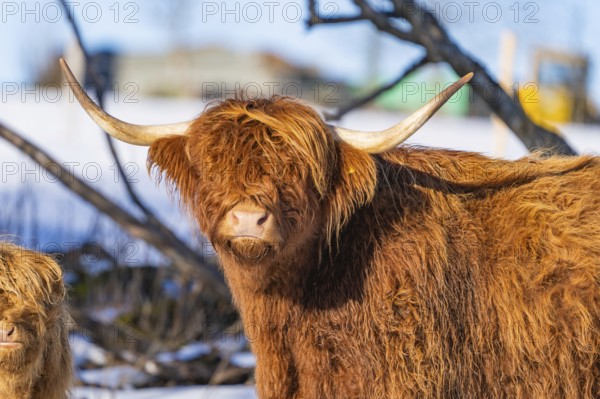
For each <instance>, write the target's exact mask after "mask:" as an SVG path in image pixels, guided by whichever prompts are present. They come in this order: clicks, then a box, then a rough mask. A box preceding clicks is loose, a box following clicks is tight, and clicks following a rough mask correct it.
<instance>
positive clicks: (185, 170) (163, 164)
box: [147, 136, 198, 207]
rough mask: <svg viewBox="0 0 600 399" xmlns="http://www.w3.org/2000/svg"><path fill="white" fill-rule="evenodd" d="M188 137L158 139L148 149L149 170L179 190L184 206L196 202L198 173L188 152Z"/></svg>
mask: <svg viewBox="0 0 600 399" xmlns="http://www.w3.org/2000/svg"><path fill="white" fill-rule="evenodd" d="M186 146H187V137H186V136H171V137H165V138H161V139H158V140H156V141H155V142H154V143H152V145H151V146H150V149H149V150H148V164H147V166H148V170H149V171H150V172H151V173H153V174H154V175H155V177H156V179H157V181H158V182H159V183H160V182H161V181H162V180H163V179H164V180H165V181H166V184H167V188H168V189H169V190H170V191H171V192H178V193H179V198H180V201H181V203H182V205H183V206H185V207H188V206H190V205H192V204H193V202H194V195H195V193H196V192H197V191H196V184H197V182H198V173H197V171H196V169H195V168H194V167H193V165H192V163H191V161H190V159H189V156H188V154H187V149H186Z"/></svg>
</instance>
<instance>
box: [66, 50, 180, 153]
mask: <svg viewBox="0 0 600 399" xmlns="http://www.w3.org/2000/svg"><path fill="white" fill-rule="evenodd" d="M59 62H60V67H61V69H62V71H63V74H64V75H65V78H66V79H67V82H68V83H69V86H70V87H71V90H73V93H74V94H75V97H76V98H77V101H79V104H81V106H82V107H83V109H84V110H85V112H87V113H88V115H89V116H90V117H91V118H92V119H93V120H94V122H96V124H97V125H98V126H100V127H101V128H102V129H103V130H104V131H105V132H106V133H108V134H110V135H111V136H113V137H114V138H116V139H118V140H121V141H124V142H126V143H129V144H135V145H145V146H148V145H150V144H152V143H153V142H154V141H155V140H156V139H158V138H161V137H165V136H171V135H182V134H185V132H186V130H187V129H188V127H189V126H190V124H191V121H188V122H180V123H172V124H168V125H134V124H131V123H127V122H123V121H122V120H120V119H117V118H115V117H113V116H110V115H109V114H107V113H106V112H104V110H102V108H100V107H98V106H97V105H96V104H95V103H94V101H92V99H91V98H90V97H89V96H88V95H87V93H86V92H85V90H83V88H82V87H81V85H80V84H79V82H78V81H77V79H75V76H73V73H72V72H71V69H69V66H68V65H67V63H66V62H65V60H63V59H62V58H61V59H60V61H59Z"/></svg>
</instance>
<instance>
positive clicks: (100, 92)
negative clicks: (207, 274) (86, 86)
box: [60, 0, 172, 234]
mask: <svg viewBox="0 0 600 399" xmlns="http://www.w3.org/2000/svg"><path fill="white" fill-rule="evenodd" d="M60 2H61V4H62V6H63V8H64V9H65V12H66V14H67V18H68V20H69V23H70V25H71V28H72V29H73V34H74V35H75V38H76V39H77V43H78V44H79V48H80V49H81V51H82V53H83V56H84V58H85V70H86V75H87V76H89V77H90V78H91V79H92V83H93V84H92V85H91V86H92V87H94V89H95V91H96V97H97V99H98V105H99V106H100V108H104V94H105V91H106V83H107V82H105V81H104V80H103V79H102V78H101V76H100V74H99V73H98V71H97V70H96V65H95V64H94V62H93V60H92V58H91V56H90V53H89V51H88V50H87V48H86V46H85V45H84V43H83V39H82V36H81V31H80V30H79V26H78V25H77V22H76V21H75V19H74V16H73V15H72V14H71V12H70V9H69V7H67V4H66V0H60ZM104 137H105V138H106V143H107V145H108V149H109V151H110V153H111V155H112V157H113V159H114V160H115V164H116V165H117V170H118V172H119V176H120V177H121V181H122V182H123V184H124V185H125V190H126V191H127V194H128V196H129V199H130V200H131V202H133V203H134V204H135V205H136V206H137V207H138V208H139V209H140V210H141V211H142V213H143V214H144V215H145V216H146V218H147V219H148V222H149V223H152V224H154V225H155V226H156V227H157V228H159V229H161V230H164V231H165V233H170V234H172V233H171V232H170V231H169V230H168V229H167V228H166V227H165V226H164V225H163V224H162V223H161V222H160V221H159V220H158V219H157V218H156V216H155V215H154V214H153V213H152V212H151V211H150V210H149V209H148V207H147V206H146V205H145V204H144V203H143V202H142V200H141V199H140V198H139V197H138V195H137V194H136V193H135V191H134V190H133V187H132V186H131V183H130V181H129V179H128V176H127V174H126V173H125V171H124V170H123V167H122V163H121V159H120V157H119V154H118V153H117V150H116V148H115V145H114V142H113V138H112V137H111V136H110V135H109V134H107V133H106V132H104Z"/></svg>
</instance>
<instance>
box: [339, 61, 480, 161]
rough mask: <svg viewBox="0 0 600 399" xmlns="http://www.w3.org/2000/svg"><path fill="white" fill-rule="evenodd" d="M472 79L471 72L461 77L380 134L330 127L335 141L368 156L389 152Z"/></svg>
mask: <svg viewBox="0 0 600 399" xmlns="http://www.w3.org/2000/svg"><path fill="white" fill-rule="evenodd" d="M472 77H473V73H472V72H471V73H469V74H467V75H465V76H463V77H462V78H460V79H459V80H457V81H456V82H454V83H452V84H451V85H450V86H449V87H448V88H446V89H445V90H444V91H442V92H441V93H440V94H438V95H437V96H435V97H434V98H433V99H432V100H430V101H429V102H428V103H427V104H425V105H424V106H422V107H421V108H419V109H418V110H417V111H415V112H414V113H413V114H411V115H410V116H409V117H408V118H406V119H404V120H403V121H402V122H400V123H399V124H397V125H395V126H392V127H391V128H389V129H386V130H383V131H380V132H361V131H357V130H351V129H345V128H341V127H332V129H333V131H334V134H335V135H336V138H337V139H339V140H341V141H344V142H346V143H348V144H350V145H351V146H352V147H354V148H357V149H360V150H363V151H365V152H368V153H370V154H379V153H382V152H385V151H389V150H391V149H393V148H396V147H397V146H398V145H399V144H400V143H402V142H404V141H406V140H407V139H408V138H409V137H410V136H412V135H413V134H414V133H415V132H416V131H417V130H419V128H421V126H423V125H424V124H425V122H427V121H428V120H429V118H431V117H432V116H433V114H435V113H436V112H437V110H439V109H440V108H441V107H442V105H444V103H446V101H448V100H449V99H450V97H452V96H453V95H454V93H456V92H457V91H458V90H460V88H461V87H463V86H464V85H465V83H467V82H468V81H469V80H471V78H472Z"/></svg>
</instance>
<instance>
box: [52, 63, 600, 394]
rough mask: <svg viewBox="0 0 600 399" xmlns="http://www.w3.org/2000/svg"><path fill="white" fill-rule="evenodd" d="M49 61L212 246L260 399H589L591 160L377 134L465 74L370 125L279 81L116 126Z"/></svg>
mask: <svg viewBox="0 0 600 399" xmlns="http://www.w3.org/2000/svg"><path fill="white" fill-rule="evenodd" d="M63 68H64V70H65V73H66V75H67V76H68V80H69V82H70V83H71V86H72V88H73V90H74V92H75V94H76V96H77V97H78V99H79V101H80V103H81V104H82V105H83V106H84V108H85V109H86V111H87V112H88V113H89V114H90V116H91V117H92V118H93V119H94V120H95V121H96V122H97V123H98V124H99V125H100V126H101V127H103V128H104V129H105V130H106V131H107V132H108V133H110V134H112V135H113V136H115V137H117V138H119V139H121V140H124V141H127V142H129V143H132V144H139V145H150V150H149V167H150V168H151V169H153V170H155V171H156V172H157V174H158V177H159V179H160V178H161V177H164V178H165V179H166V180H167V181H168V182H169V184H170V185H171V187H172V188H174V189H175V190H177V191H178V192H179V195H180V198H181V202H182V204H183V205H184V206H185V207H186V208H187V209H188V210H189V211H190V212H191V214H192V215H193V217H194V218H195V219H196V220H197V222H198V224H199V226H200V228H201V230H202V231H203V232H204V233H205V234H206V235H207V236H208V238H209V239H210V241H211V242H212V244H213V245H214V247H215V249H216V250H217V252H218V256H219V258H220V261H221V264H222V268H223V272H224V274H225V277H226V280H227V282H228V284H229V287H230V289H231V291H232V294H233V298H234V301H235V303H236V305H237V306H238V307H239V310H240V314H241V317H242V321H243V323H244V326H245V328H246V332H247V334H248V336H249V338H250V341H251V345H252V349H253V351H254V352H255V353H256V355H257V368H256V383H257V389H258V393H259V397H260V398H262V399H267V398H273V399H282V398H298V399H299V398H303V399H326V398H340V399H358V398H377V399H379V398H381V399H383V398H387V399H399V398H402V399H406V398H528V399H531V398H598V397H600V159H599V158H595V157H592V156H582V157H573V158H561V157H550V158H547V159H540V158H539V157H536V156H535V155H534V156H531V157H529V158H525V159H522V160H519V161H513V162H510V161H504V160H497V159H490V158H486V157H484V156H481V155H478V154H474V153H466V152H457V151H448V150H433V149H428V148H418V147H409V146H401V147H398V148H396V147H397V145H398V144H399V143H401V142H402V141H403V140H405V139H406V138H407V137H408V136H410V135H411V134H412V133H414V132H415V131H416V130H417V129H418V128H419V127H420V126H421V125H422V124H423V123H424V122H425V121H426V120H427V119H428V118H429V117H430V116H431V115H432V114H433V112H435V110H436V109H437V108H439V106H441V104H442V103H443V101H444V100H447V99H448V98H449V97H450V95H452V93H453V92H455V91H456V89H458V88H459V87H460V86H462V84H464V83H465V82H466V81H467V80H468V78H469V77H466V78H463V79H462V80H461V81H459V82H458V83H457V84H455V85H453V86H451V87H450V88H449V89H448V90H446V91H444V92H443V93H442V94H441V95H440V98H441V99H440V98H438V99H437V100H434V101H433V102H430V103H429V104H427V105H425V106H424V108H422V109H421V110H419V111H417V112H416V113H415V114H413V115H412V116H410V117H409V118H408V119H407V120H406V121H404V122H403V123H401V124H400V125H398V126H396V127H393V128H391V129H388V130H386V131H383V132H378V133H373V132H357V131H351V130H346V129H340V128H334V127H332V126H328V125H326V124H325V123H324V122H323V120H322V119H321V118H320V117H319V116H318V114H317V113H316V112H314V111H313V110H312V109H311V108H309V107H307V106H305V105H302V104H300V103H299V102H298V101H294V100H291V99H287V98H280V97H274V98H272V99H269V100H265V99H253V100H249V99H246V100H244V99H230V100H225V101H222V102H220V103H217V104H215V105H213V106H212V107H210V108H208V109H207V110H206V111H205V112H204V113H203V114H202V115H201V116H199V117H198V118H197V119H196V120H194V121H191V122H188V123H182V124H174V125H163V126H139V125H131V124H127V123H125V122H122V121H120V120H118V119H116V118H113V117H111V116H109V115H107V114H105V113H103V111H102V110H100V109H99V108H98V107H97V106H95V105H94V103H93V102H92V101H91V100H90V99H89V98H88V97H87V96H86V94H85V92H84V91H83V90H82V89H81V87H80V86H79V85H78V84H77V82H76V80H75V79H74V77H73V76H72V75H71V74H70V72H69V71H68V69H67V68H66V65H64V64H63Z"/></svg>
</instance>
